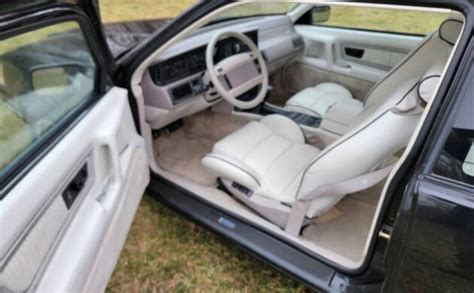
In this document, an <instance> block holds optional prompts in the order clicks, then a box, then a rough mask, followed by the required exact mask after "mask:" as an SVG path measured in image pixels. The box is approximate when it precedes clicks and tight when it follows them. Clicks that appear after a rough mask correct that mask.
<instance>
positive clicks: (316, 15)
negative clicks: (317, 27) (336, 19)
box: [311, 5, 331, 24]
mask: <svg viewBox="0 0 474 293" xmlns="http://www.w3.org/2000/svg"><path fill="white" fill-rule="evenodd" d="M330 16H331V7H330V6H329V5H317V6H314V7H313V9H311V22H312V23H313V24H317V23H322V22H326V21H328V20H329V17H330Z"/></svg>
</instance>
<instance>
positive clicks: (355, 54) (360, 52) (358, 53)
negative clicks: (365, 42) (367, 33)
mask: <svg viewBox="0 0 474 293" xmlns="http://www.w3.org/2000/svg"><path fill="white" fill-rule="evenodd" d="M364 53H365V50H364V49H357V48H351V47H345V48H344V54H346V56H349V57H352V58H356V59H362V57H364Z"/></svg>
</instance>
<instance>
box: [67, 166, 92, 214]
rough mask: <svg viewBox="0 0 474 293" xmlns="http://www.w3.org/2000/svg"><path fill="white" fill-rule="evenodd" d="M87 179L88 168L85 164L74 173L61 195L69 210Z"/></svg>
mask: <svg viewBox="0 0 474 293" xmlns="http://www.w3.org/2000/svg"><path fill="white" fill-rule="evenodd" d="M88 179H89V166H88V164H87V162H86V163H84V165H82V167H81V169H79V171H78V172H77V173H76V175H75V176H74V178H73V179H72V180H71V182H69V184H68V185H67V186H66V189H64V191H63V193H62V197H63V200H64V203H65V204H66V207H67V209H68V210H69V209H70V208H71V206H72V205H73V204H74V202H75V201H76V199H77V196H78V195H79V194H80V193H81V191H82V190H83V189H84V186H86V183H87V180H88Z"/></svg>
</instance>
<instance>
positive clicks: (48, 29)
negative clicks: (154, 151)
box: [0, 2, 149, 292]
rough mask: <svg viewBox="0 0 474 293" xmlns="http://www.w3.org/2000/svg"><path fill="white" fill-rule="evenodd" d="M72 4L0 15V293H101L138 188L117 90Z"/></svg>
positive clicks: (6, 10)
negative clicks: (69, 292) (41, 292)
mask: <svg viewBox="0 0 474 293" xmlns="http://www.w3.org/2000/svg"><path fill="white" fill-rule="evenodd" d="M95 29H96V28H95V27H94V25H92V23H91V21H90V19H89V18H88V17H87V15H86V14H85V13H83V11H82V10H81V9H79V8H78V6H75V5H73V4H70V3H69V4H60V3H59V4H58V2H55V3H44V4H28V6H22V5H20V4H18V3H16V4H15V6H14V5H13V4H11V5H8V4H0V98H1V99H0V233H1V235H0V292H11V291H25V290H38V291H88V292H96V291H102V290H104V289H105V287H106V285H107V281H108V279H109V277H110V275H111V274H112V271H113V268H114V266H115V264H116V262H117V259H118V257H119V254H120V250H121V248H122V246H123V244H124V242H125V239H126V236H127V233H128V230H129V228H130V225H131V223H132V221H133V218H134V215H135V213H136V210H137V207H138V204H139V202H140V200H141V197H142V194H143V192H144V189H145V187H146V186H147V184H148V182H149V169H148V159H147V155H146V151H145V147H144V140H143V139H142V137H141V136H140V135H138V133H137V131H136V126H135V124H134V119H133V116H132V112H131V109H130V105H129V102H128V93H127V91H126V90H124V89H121V88H117V87H114V86H113V85H112V84H111V82H110V78H109V74H110V72H108V70H107V69H108V68H112V64H110V63H108V62H109V61H107V60H109V59H107V58H106V56H107V53H106V51H105V49H104V47H102V46H101V44H103V40H98V38H97V36H99V35H100V34H97V33H96V31H95Z"/></svg>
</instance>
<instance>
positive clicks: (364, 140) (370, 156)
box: [297, 20, 462, 215]
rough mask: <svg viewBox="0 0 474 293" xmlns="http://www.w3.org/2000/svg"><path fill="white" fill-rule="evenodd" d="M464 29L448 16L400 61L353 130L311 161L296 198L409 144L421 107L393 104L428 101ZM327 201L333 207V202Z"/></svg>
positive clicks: (312, 208) (377, 162)
mask: <svg viewBox="0 0 474 293" xmlns="http://www.w3.org/2000/svg"><path fill="white" fill-rule="evenodd" d="M443 26H449V27H443ZM461 28H462V23H460V22H459V21H458V20H447V21H445V22H444V23H443V24H442V25H441V27H440V29H439V30H438V31H437V32H435V33H433V34H431V35H430V36H429V37H428V38H427V39H426V40H425V41H424V43H423V45H422V46H420V48H418V49H417V51H416V52H414V53H413V54H412V56H411V57H410V58H409V59H410V60H411V61H407V62H405V63H404V64H401V66H399V67H398V69H397V70H395V71H393V72H392V73H391V74H390V75H391V77H388V78H386V79H385V82H382V83H381V84H380V85H378V86H377V87H376V88H375V89H374V90H373V91H372V93H371V95H370V96H369V99H368V100H367V102H366V107H365V109H364V111H363V112H361V113H360V114H359V115H358V116H357V117H356V118H355V121H353V125H352V127H351V128H350V129H349V131H348V132H347V133H346V134H345V135H343V136H342V137H341V138H339V139H338V140H336V141H335V142H334V143H332V144H331V145H329V146H328V147H327V148H326V149H324V150H323V151H322V152H321V153H320V154H318V156H317V157H316V158H315V159H314V160H313V161H312V162H311V163H310V164H309V165H308V167H307V168H306V170H305V173H304V176H303V179H302V182H301V185H300V187H299V190H298V193H297V197H302V196H304V195H306V194H308V193H310V192H311V191H312V190H314V189H315V188H317V187H318V186H321V185H324V184H331V183H336V182H340V181H343V180H346V179H350V178H353V177H357V176H360V175H362V174H365V173H367V172H369V171H371V170H372V169H374V168H376V167H377V166H379V165H380V164H381V163H382V162H383V161H384V160H386V159H387V158H389V157H390V156H391V155H392V154H394V153H395V152H397V151H398V150H400V149H401V148H403V147H405V146H406V145H407V144H408V141H409V139H410V137H411V136H412V134H413V132H414V131H415V128H416V125H417V124H418V121H419V119H420V117H421V112H414V113H412V112H409V113H399V112H397V111H394V108H396V107H399V106H402V105H404V104H407V103H408V102H410V101H416V102H418V101H419V102H420V103H421V104H425V103H427V102H428V101H429V99H430V98H431V97H432V96H433V95H434V93H435V91H436V89H437V87H438V84H439V81H440V77H441V75H442V73H443V71H444V68H445V66H446V64H447V61H448V59H449V56H450V54H451V51H452V49H453V44H454V43H455V41H456V40H457V38H458V36H459V33H460V31H461ZM448 32H449V34H447V33H448ZM445 34H446V35H445ZM412 62H413V63H414V64H411V63H412ZM420 68H422V69H423V70H420ZM412 71H414V72H412ZM421 71H422V72H421ZM376 96H380V97H379V98H376ZM339 199H340V198H334V199H327V200H328V201H331V200H334V204H335V203H336V202H337V201H338V200H339ZM319 202H320V201H319ZM315 203H316V202H315ZM324 206H325V207H324V208H328V207H331V206H332V204H331V203H329V204H325V205H324ZM322 211H323V210H321V207H320V206H318V205H317V204H315V205H314V206H313V205H312V206H310V208H309V214H313V215H317V214H319V213H320V212H322Z"/></svg>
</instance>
